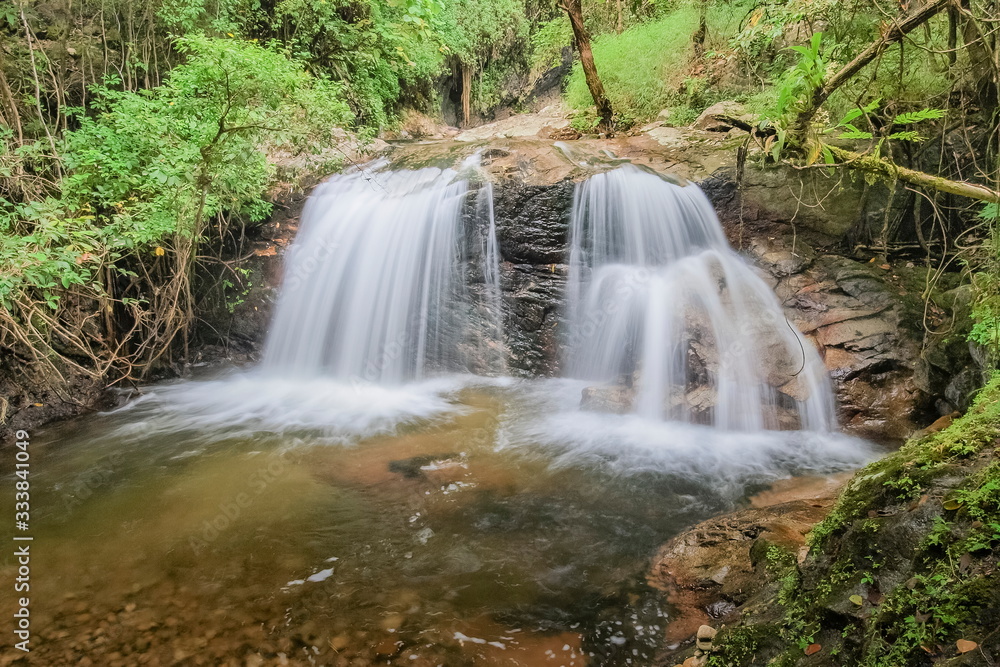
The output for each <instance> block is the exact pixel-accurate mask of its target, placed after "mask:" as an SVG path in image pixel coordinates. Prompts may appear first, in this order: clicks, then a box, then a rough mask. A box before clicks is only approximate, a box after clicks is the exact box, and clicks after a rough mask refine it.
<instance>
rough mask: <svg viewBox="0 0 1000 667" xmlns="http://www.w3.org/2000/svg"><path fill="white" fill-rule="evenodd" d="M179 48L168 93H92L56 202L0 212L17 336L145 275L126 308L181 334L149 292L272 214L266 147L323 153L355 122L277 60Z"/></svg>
mask: <svg viewBox="0 0 1000 667" xmlns="http://www.w3.org/2000/svg"><path fill="white" fill-rule="evenodd" d="M176 46H177V49H178V51H179V52H181V53H183V54H184V55H185V56H186V62H185V63H184V64H182V65H180V66H178V67H176V68H175V69H174V70H173V71H172V72H171V76H170V78H169V79H168V81H167V82H166V83H164V84H163V85H162V86H159V87H157V88H154V89H150V90H146V91H142V92H139V93H134V92H128V91H121V90H116V89H115V88H114V87H113V86H114V84H115V83H116V82H115V81H108V84H107V85H105V86H99V87H95V88H94V89H93V91H92V93H93V95H94V99H93V102H92V104H93V107H94V108H95V109H97V110H99V113H98V114H96V115H94V116H86V115H82V114H79V115H78V118H77V122H78V124H79V127H78V129H76V130H73V131H70V132H68V133H66V136H65V139H64V140H63V141H62V145H61V154H62V157H63V164H64V168H65V170H66V175H65V176H64V178H63V179H62V181H61V182H60V183H59V184H58V185H59V189H58V191H57V192H56V193H54V194H53V195H52V196H49V197H47V198H45V199H43V200H40V201H31V202H26V203H20V204H12V203H5V204H4V205H3V208H2V209H0V232H2V233H0V301H2V303H3V304H4V306H5V307H6V308H7V309H8V310H9V311H11V312H10V315H11V317H13V318H14V323H15V325H17V326H27V323H28V320H29V318H30V314H31V313H32V312H34V311H33V304H34V303H36V302H37V301H38V300H41V301H42V302H44V303H45V304H46V305H47V306H48V308H50V309H51V310H57V309H58V307H59V305H60V299H61V296H62V295H63V294H65V293H66V290H68V289H70V288H73V289H75V290H77V292H78V293H79V294H80V295H82V296H85V297H88V298H93V299H96V300H98V301H102V300H106V299H108V298H109V295H108V294H107V293H106V286H105V285H104V283H102V274H103V273H104V272H105V270H107V271H112V272H114V273H117V274H123V275H132V276H135V275H138V272H141V273H142V274H143V275H144V276H145V280H144V281H137V282H136V284H137V285H139V287H138V291H136V292H135V293H134V294H126V295H124V297H123V298H127V299H130V302H131V304H132V306H134V307H138V306H140V305H142V304H146V305H148V306H149V308H150V309H151V310H150V312H148V313H146V315H141V314H139V313H136V314H135V317H140V318H141V319H143V321H146V322H148V323H149V326H150V327H151V329H152V331H153V333H150V339H153V340H155V339H156V335H155V331H157V330H159V328H160V327H161V324H158V323H157V322H158V321H159V320H160V319H162V318H165V317H166V318H168V319H171V321H172V322H176V320H177V319H178V318H176V317H175V315H176V312H174V311H176V309H178V308H181V307H183V304H182V303H181V298H180V297H174V299H173V301H170V302H169V303H167V304H166V305H164V306H162V308H163V309H164V310H160V306H159V305H158V304H157V303H156V299H155V298H154V295H159V294H163V293H164V290H161V289H157V288H154V286H153V285H150V284H148V282H146V281H150V280H154V279H153V276H154V275H158V274H159V272H160V269H157V267H160V268H163V267H162V265H163V263H164V262H169V263H170V264H172V265H173V266H174V269H173V271H172V272H171V271H168V272H167V273H166V276H165V280H166V281H167V282H170V281H172V280H175V279H181V278H183V279H185V280H186V279H187V276H188V272H189V270H190V269H189V268H188V267H189V266H190V264H191V263H192V262H193V260H194V258H195V256H196V248H197V245H198V241H199V238H200V237H201V236H202V235H203V234H204V233H205V232H206V229H207V227H208V225H209V223H210V222H211V221H214V222H215V223H216V225H215V229H216V230H217V232H219V233H221V232H222V231H223V229H222V228H223V226H224V222H225V221H226V220H227V219H229V218H231V217H233V216H236V217H242V218H243V219H245V220H247V221H254V220H260V219H261V218H262V217H263V216H265V215H266V214H267V212H268V211H269V204H268V203H267V202H266V200H265V199H264V197H263V195H264V192H265V189H266V187H267V185H268V183H269V179H270V175H271V167H270V166H269V163H268V161H267V159H266V157H265V154H264V149H266V148H267V147H268V146H277V145H281V146H282V147H283V149H284V150H295V149H298V150H305V149H307V148H312V147H316V148H320V147H323V146H326V145H329V144H330V143H331V139H332V137H331V130H332V128H334V127H336V126H338V125H344V124H346V123H348V122H349V121H350V117H351V116H350V113H349V109H348V107H347V105H346V104H345V103H344V102H343V100H342V93H341V87H340V86H339V85H337V84H333V83H330V82H328V81H325V80H323V79H318V78H315V77H312V76H310V75H309V74H308V73H306V71H305V70H304V69H303V67H302V66H301V65H300V64H299V63H297V62H295V61H292V60H289V59H288V58H287V57H286V56H285V55H283V54H282V53H280V52H278V51H277V50H275V49H269V48H263V47H261V46H258V45H257V44H254V43H252V42H246V41H241V40H231V39H216V38H209V37H204V36H189V37H186V38H183V39H179V40H178V41H177V45H176ZM224 213H225V215H226V216H227V217H223V214H224ZM169 291H170V290H166V292H169ZM123 302H124V301H123ZM168 311H169V312H168ZM18 322H19V323H20V324H17V323H18ZM170 337H171V336H170V335H168V336H167V338H170ZM43 342H44V341H35V343H39V344H43Z"/></svg>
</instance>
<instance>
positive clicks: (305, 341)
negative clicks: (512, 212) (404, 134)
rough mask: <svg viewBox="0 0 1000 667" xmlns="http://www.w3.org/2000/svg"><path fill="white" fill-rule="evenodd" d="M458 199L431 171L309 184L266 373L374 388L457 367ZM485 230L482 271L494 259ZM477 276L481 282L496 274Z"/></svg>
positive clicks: (366, 174) (460, 340) (463, 322)
mask: <svg viewBox="0 0 1000 667" xmlns="http://www.w3.org/2000/svg"><path fill="white" fill-rule="evenodd" d="M467 193H468V184H467V182H466V181H465V180H463V179H462V178H460V177H459V174H458V173H456V172H455V171H453V170H441V169H434V168H429V169H421V170H419V171H396V172H380V171H357V172H354V173H351V174H347V175H344V176H337V177H334V178H331V179H330V180H329V181H327V182H326V183H324V184H323V185H321V186H319V187H318V188H317V189H316V191H315V192H314V193H313V195H312V197H310V199H309V202H308V203H307V205H306V208H305V211H304V212H303V216H302V226H301V229H300V230H299V233H298V236H297V237H296V239H295V243H294V245H293V246H292V248H291V249H290V251H289V253H288V256H287V259H286V270H285V277H284V281H283V283H282V286H281V293H280V297H279V300H278V304H277V308H276V310H275V315H274V319H273V324H272V327H271V332H270V336H269V338H268V341H267V346H266V350H265V354H264V364H263V366H264V369H265V370H266V371H268V372H270V373H271V374H273V375H279V376H284V377H302V376H312V377H319V376H322V377H329V378H337V379H340V380H344V381H348V382H352V383H357V382H366V383H376V384H399V383H402V382H407V381H412V380H419V379H421V378H423V377H425V375H426V373H428V372H433V371H457V370H465V369H466V368H467V361H468V360H467V357H468V355H469V353H470V349H471V347H472V345H471V344H470V343H469V339H470V334H469V320H470V319H471V318H470V307H471V304H470V298H469V294H468V290H467V285H466V278H467V276H466V273H467V266H466V262H467V253H466V247H465V243H466V239H465V229H464V222H463V215H462V212H463V206H464V205H465V204H466V200H467ZM492 232H493V229H492V227H489V228H487V229H486V230H485V231H484V233H485V234H486V236H487V240H486V241H485V243H484V254H485V255H487V257H486V258H484V259H483V262H482V263H485V262H486V261H487V260H488V261H492V262H494V263H495V262H496V253H495V250H494V248H495V239H491V238H489V237H490V235H491V234H492ZM490 252H492V253H493V254H492V255H489V253H490ZM482 263H480V267H482ZM480 271H486V272H487V273H488V274H489V275H487V276H486V280H487V281H489V280H494V278H493V277H494V276H495V275H496V273H497V271H496V269H495V268H494V267H489V268H480ZM494 329H495V327H494ZM488 333H489V332H488Z"/></svg>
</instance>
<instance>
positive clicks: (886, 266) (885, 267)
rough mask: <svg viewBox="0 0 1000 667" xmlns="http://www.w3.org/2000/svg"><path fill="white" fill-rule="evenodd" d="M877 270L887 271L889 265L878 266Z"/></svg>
mask: <svg viewBox="0 0 1000 667" xmlns="http://www.w3.org/2000/svg"><path fill="white" fill-rule="evenodd" d="M878 268H880V269H883V270H885V271H888V270H889V265H888V264H879V267H878Z"/></svg>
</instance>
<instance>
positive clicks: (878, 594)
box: [868, 588, 884, 607]
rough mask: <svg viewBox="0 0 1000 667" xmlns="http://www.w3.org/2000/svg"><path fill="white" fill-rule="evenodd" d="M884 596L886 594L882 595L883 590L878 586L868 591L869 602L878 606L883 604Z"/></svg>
mask: <svg viewBox="0 0 1000 667" xmlns="http://www.w3.org/2000/svg"><path fill="white" fill-rule="evenodd" d="M883 597H884V596H883V595H882V591H880V590H879V589H877V588H872V589H871V590H870V591H868V602H870V603H872V604H873V605H875V606H876V607H877V606H878V605H880V604H882V598H883Z"/></svg>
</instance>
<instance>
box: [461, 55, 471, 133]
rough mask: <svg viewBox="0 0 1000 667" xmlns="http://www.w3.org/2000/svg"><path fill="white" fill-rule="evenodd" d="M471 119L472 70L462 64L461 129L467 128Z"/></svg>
mask: <svg viewBox="0 0 1000 667" xmlns="http://www.w3.org/2000/svg"><path fill="white" fill-rule="evenodd" d="M471 117H472V68H471V67H469V66H468V65H466V64H465V63H462V127H469V120H470V119H471Z"/></svg>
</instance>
